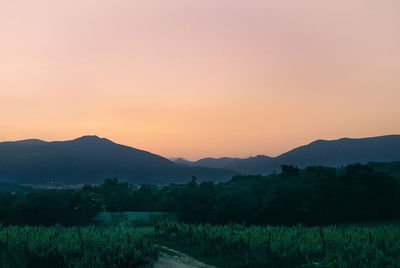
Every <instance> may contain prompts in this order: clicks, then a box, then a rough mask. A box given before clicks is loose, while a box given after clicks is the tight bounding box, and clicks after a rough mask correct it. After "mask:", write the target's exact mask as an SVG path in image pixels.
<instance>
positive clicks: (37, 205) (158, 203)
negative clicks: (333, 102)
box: [0, 164, 400, 225]
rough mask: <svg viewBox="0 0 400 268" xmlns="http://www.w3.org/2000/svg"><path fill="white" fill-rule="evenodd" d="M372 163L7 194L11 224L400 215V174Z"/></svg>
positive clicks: (290, 221)
mask: <svg viewBox="0 0 400 268" xmlns="http://www.w3.org/2000/svg"><path fill="white" fill-rule="evenodd" d="M382 170H389V169H388V168H386V166H385V169H382V168H381V169H380V170H379V171H377V170H375V169H374V168H372V167H371V166H370V165H361V164H352V165H348V166H346V167H345V168H330V167H322V166H312V167H307V168H305V169H299V168H297V167H294V166H282V169H281V172H280V173H276V174H271V175H269V176H261V175H257V176H240V175H238V176H234V177H233V178H232V179H231V180H230V181H228V182H225V183H214V182H203V183H197V181H196V178H193V179H192V181H191V182H189V183H187V184H170V185H166V186H155V185H142V186H140V187H135V186H133V185H131V184H129V183H126V182H120V181H119V180H118V179H106V180H105V181H104V183H103V184H101V185H99V186H90V185H87V186H84V187H83V188H80V189H77V190H47V191H39V192H33V193H9V192H7V193H2V194H0V222H3V223H5V224H32V225H37V224H48V225H51V224H55V223H60V224H64V225H74V224H84V223H86V222H88V221H90V219H91V218H92V217H93V216H94V215H95V214H97V213H98V212H99V211H112V212H113V211H164V212H173V213H177V215H178V216H179V218H180V220H182V221H185V222H197V223H201V222H208V223H212V224H224V223H244V224H271V225H295V224H298V223H303V224H306V225H318V224H333V223H341V222H353V221H366V220H383V219H393V218H397V217H399V216H400V187H399V180H398V177H395V176H392V175H391V173H387V172H382Z"/></svg>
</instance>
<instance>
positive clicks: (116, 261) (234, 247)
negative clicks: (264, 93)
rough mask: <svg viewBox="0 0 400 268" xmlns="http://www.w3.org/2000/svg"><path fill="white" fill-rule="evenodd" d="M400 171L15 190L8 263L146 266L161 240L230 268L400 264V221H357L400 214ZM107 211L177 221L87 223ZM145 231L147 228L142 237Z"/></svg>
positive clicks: (4, 211) (6, 231) (5, 246)
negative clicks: (368, 223)
mask: <svg viewBox="0 0 400 268" xmlns="http://www.w3.org/2000/svg"><path fill="white" fill-rule="evenodd" d="M399 171H400V165H399V163H384V164H383V163H381V164H377V163H371V164H368V165H360V164H355V165H349V166H347V167H345V168H340V169H335V168H328V167H320V166H316V167H308V168H306V169H298V168H296V167H293V166H282V171H281V172H280V173H279V174H272V175H269V176H235V177H233V178H232V179H231V180H230V181H228V182H226V183H212V182H203V183H200V184H199V183H197V182H196V179H195V178H193V180H192V182H190V183H188V184H183V185H177V184H171V185H167V186H151V185H142V186H141V187H135V186H133V185H130V184H128V183H125V182H119V181H118V180H117V179H107V180H105V182H104V184H102V185H99V186H85V187H83V188H80V189H75V190H71V189H69V190H36V191H33V190H30V189H27V188H23V189H19V188H18V187H16V186H10V185H7V187H8V188H5V190H4V191H3V192H0V222H1V223H2V224H0V258H1V259H0V267H43V268H45V267H143V266H144V267H146V266H152V264H153V263H154V262H155V261H156V259H157V247H154V246H153V245H154V244H159V245H164V246H167V247H170V248H174V249H178V250H181V251H183V252H185V253H187V254H190V255H192V256H194V257H196V258H200V259H201V260H203V261H205V262H207V263H210V264H214V265H217V266H221V267H400V257H399V256H400V239H399V238H400V228H399V225H389V226H387V225H386V226H384V225H383V226H375V227H374V226H370V227H360V226H357V225H355V224H353V223H354V222H364V221H371V220H375V221H376V220H377V221H381V220H388V219H390V220H393V219H398V218H399V217H400V187H399V185H400V184H399V180H400V176H399V174H400V172H399ZM10 187H11V188H10ZM101 211H105V212H122V211H148V212H150V211H160V212H172V214H173V215H177V216H178V217H177V220H174V217H169V220H167V221H166V220H161V221H154V222H151V221H150V222H147V223H146V224H150V225H153V226H152V227H149V226H147V227H143V221H141V222H142V223H141V224H136V223H135V224H133V225H132V222H128V223H127V224H124V225H122V226H117V227H116V226H107V227H104V226H88V224H90V223H93V217H94V216H95V215H99V212H101ZM102 214H107V213H102ZM100 215H101V214H100ZM160 215H164V214H163V213H160ZM165 215H171V213H166V214H165ZM142 216H143V215H142ZM130 219H132V218H130ZM346 222H347V223H348V224H343V223H346ZM238 223H239V224H238ZM85 225H86V226H85ZM256 225H258V226H256ZM45 226H47V227H45ZM135 226H136V227H135ZM138 226H141V227H138ZM140 228H142V229H143V228H144V229H146V228H147V229H146V231H145V232H144V233H142V234H141V235H139V234H138V232H139V233H140V230H139V231H138V229H140Z"/></svg>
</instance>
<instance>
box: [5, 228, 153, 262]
mask: <svg viewBox="0 0 400 268" xmlns="http://www.w3.org/2000/svg"><path fill="white" fill-rule="evenodd" d="M0 241H1V243H0V258H1V259H0V267H2V268H8V267H12V268H14V267H34V268H37V267H41V268H44V267H55V268H56V267H57V268H58V267H82V268H83V267H89V268H90V267H93V268H102V267H104V268H108V267H147V266H151V265H152V264H153V263H154V262H155V261H156V259H157V251H156V249H155V247H153V246H152V245H151V244H149V242H147V241H145V240H143V234H142V233H139V232H136V231H135V229H134V228H121V227H106V228H104V227H96V226H87V227H68V228H65V227H60V226H56V227H19V226H8V227H1V229H0Z"/></svg>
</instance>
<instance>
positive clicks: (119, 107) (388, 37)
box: [0, 0, 400, 160]
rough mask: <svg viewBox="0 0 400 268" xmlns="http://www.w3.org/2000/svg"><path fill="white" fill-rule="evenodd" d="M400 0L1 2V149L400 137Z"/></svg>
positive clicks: (221, 146)
mask: <svg viewBox="0 0 400 268" xmlns="http://www.w3.org/2000/svg"><path fill="white" fill-rule="evenodd" d="M399 14H400V1H398V0H335V1H328V0H302V1H297V0H291V1H289V0H273V1H271V0H246V1H244V0H242V1H235V0H201V1H196V0H193V1H187V0H113V1H109V0H68V1H53V0H36V1H29V0H25V1H21V0H13V1H6V0H3V1H0V140H1V141H5V140H21V139H28V138H39V139H43V140H47V141H52V140H69V139H74V138H77V137H79V136H83V135H88V134H93V135H98V136H101V137H106V138H109V139H111V140H113V141H115V142H117V143H121V144H125V145H129V146H132V147H135V148H139V149H143V150H147V151H151V152H153V153H157V154H160V155H162V156H165V157H185V158H187V159H191V160H196V159H199V158H202V157H221V156H235V157H248V156H252V155H258V154H265V155H269V156H276V155H279V154H280V153H283V152H285V151H287V150H289V149H292V148H294V147H297V146H300V145H303V144H307V143H309V142H311V141H313V140H316V139H337V138H342V137H355V138H359V137H370V136H378V135H385V134H400V16H399Z"/></svg>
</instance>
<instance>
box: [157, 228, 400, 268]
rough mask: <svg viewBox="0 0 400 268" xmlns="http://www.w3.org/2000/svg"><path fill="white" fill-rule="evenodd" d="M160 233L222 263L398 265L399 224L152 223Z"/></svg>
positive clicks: (236, 264) (318, 265)
mask: <svg viewBox="0 0 400 268" xmlns="http://www.w3.org/2000/svg"><path fill="white" fill-rule="evenodd" d="M155 234H156V237H158V239H161V240H163V241H167V242H168V241H170V242H171V243H175V244H176V245H179V246H180V247H184V248H188V249H191V250H192V252H198V255H200V256H203V257H207V256H208V257H210V256H214V257H216V258H220V261H221V262H220V263H221V264H223V265H225V266H226V267H242V266H248V267H343V268H345V267H348V268H352V267H399V266H400V240H399V239H398V237H399V236H400V228H399V226H385V227H382V226H381V227H368V228H367V227H356V226H352V227H344V226H327V227H304V226H302V225H298V226H294V227H282V226H265V227H261V226H250V227H246V226H244V225H224V226H221V225H219V226H211V225H209V224H200V225H196V224H177V223H172V222H159V223H157V224H156V225H155Z"/></svg>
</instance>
